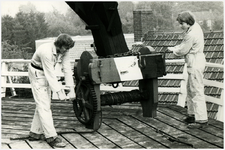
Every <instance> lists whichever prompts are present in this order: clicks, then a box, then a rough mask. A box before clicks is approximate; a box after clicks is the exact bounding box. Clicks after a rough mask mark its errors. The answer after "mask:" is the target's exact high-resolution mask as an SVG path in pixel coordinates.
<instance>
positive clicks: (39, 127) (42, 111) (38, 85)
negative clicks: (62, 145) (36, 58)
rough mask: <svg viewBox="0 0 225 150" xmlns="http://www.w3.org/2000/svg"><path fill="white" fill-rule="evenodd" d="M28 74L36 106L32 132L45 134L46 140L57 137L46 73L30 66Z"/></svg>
mask: <svg viewBox="0 0 225 150" xmlns="http://www.w3.org/2000/svg"><path fill="white" fill-rule="evenodd" d="M28 74H29V79H30V83H31V87H32V93H33V97H34V100H35V104H36V109H35V113H34V117H33V121H32V124H31V129H30V131H31V132H34V133H36V134H44V135H45V137H46V138H49V137H54V136H57V133H56V130H55V127H54V123H53V118H52V111H51V89H50V87H49V84H48V81H47V80H46V78H45V75H44V72H43V71H41V70H38V69H35V68H33V67H32V66H31V65H30V66H29V70H28Z"/></svg>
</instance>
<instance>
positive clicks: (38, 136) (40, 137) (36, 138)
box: [28, 132, 45, 141]
mask: <svg viewBox="0 0 225 150" xmlns="http://www.w3.org/2000/svg"><path fill="white" fill-rule="evenodd" d="M28 140H29V141H39V140H45V136H44V134H37V133H34V132H30V134H29V137H28Z"/></svg>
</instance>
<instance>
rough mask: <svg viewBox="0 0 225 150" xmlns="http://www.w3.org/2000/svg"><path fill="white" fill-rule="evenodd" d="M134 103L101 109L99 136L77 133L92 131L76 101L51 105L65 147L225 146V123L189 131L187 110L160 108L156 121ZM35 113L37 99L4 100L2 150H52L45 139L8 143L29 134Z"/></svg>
mask: <svg viewBox="0 0 225 150" xmlns="http://www.w3.org/2000/svg"><path fill="white" fill-rule="evenodd" d="M135 105H136V107H134V108H132V109H131V108H130V107H126V106H121V105H118V106H113V108H112V107H110V106H104V107H102V125H101V127H100V129H98V131H96V132H94V133H76V132H80V131H90V130H88V129H86V128H85V127H84V125H82V124H81V123H80V122H79V121H78V120H77V118H76V117H75V115H74V112H73V108H72V103H71V102H61V101H56V100H55V101H52V112H53V118H54V123H55V127H56V130H57V132H58V133H59V135H60V136H61V137H62V139H63V140H64V141H65V142H66V143H67V146H66V147H65V149H128V148H129V149H142V148H147V149H166V148H185V149H190V148H201V149H204V148H218V149H222V148H224V146H223V143H224V142H223V133H224V131H223V122H220V121H216V120H213V119H210V120H209V125H208V126H207V127H206V128H203V129H188V128H187V126H186V124H185V123H184V122H183V121H182V120H183V118H184V117H185V116H186V109H184V108H181V107H179V106H174V105H159V106H158V110H157V117H156V118H145V117H142V110H141V107H139V106H137V105H138V104H135ZM34 109H35V104H34V100H33V99H4V98H3V99H2V114H1V115H2V147H1V148H2V149H52V148H53V147H51V146H50V145H48V144H47V143H46V142H45V141H29V140H26V139H23V140H9V138H17V137H24V136H27V135H28V133H29V129H30V126H31V121H32V118H33V113H34ZM183 142H185V143H183Z"/></svg>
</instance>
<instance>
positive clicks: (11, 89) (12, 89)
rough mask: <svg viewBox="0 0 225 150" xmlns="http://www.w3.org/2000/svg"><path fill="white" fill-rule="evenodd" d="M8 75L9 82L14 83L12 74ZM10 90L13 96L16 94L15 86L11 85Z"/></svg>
mask: <svg viewBox="0 0 225 150" xmlns="http://www.w3.org/2000/svg"><path fill="white" fill-rule="evenodd" d="M10 71H12V67H11V68H10ZM7 77H8V80H9V83H10V84H13V82H12V79H11V76H7ZM10 91H11V94H12V96H16V90H15V88H13V87H11V88H10Z"/></svg>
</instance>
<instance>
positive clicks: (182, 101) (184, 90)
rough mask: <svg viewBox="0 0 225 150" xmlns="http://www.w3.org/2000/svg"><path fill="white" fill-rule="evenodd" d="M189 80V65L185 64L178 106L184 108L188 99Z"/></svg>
mask: <svg viewBox="0 0 225 150" xmlns="http://www.w3.org/2000/svg"><path fill="white" fill-rule="evenodd" d="M187 80H188V73H187V64H186V63H185V64H184V69H183V80H181V84H180V94H179V96H178V101H177V105H178V106H181V107H184V106H185V103H186V97H187V88H186V87H187Z"/></svg>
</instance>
